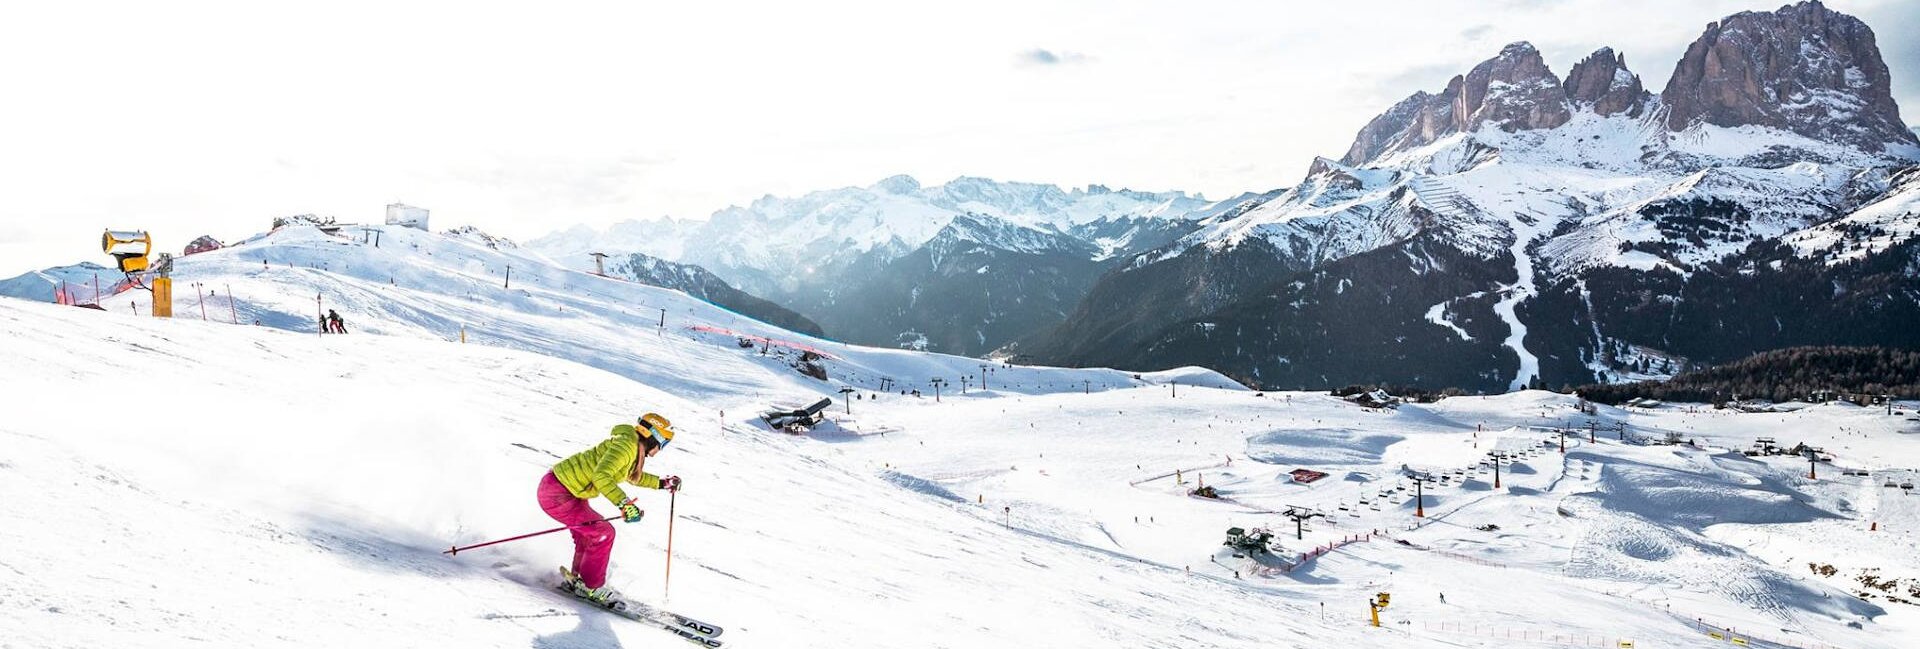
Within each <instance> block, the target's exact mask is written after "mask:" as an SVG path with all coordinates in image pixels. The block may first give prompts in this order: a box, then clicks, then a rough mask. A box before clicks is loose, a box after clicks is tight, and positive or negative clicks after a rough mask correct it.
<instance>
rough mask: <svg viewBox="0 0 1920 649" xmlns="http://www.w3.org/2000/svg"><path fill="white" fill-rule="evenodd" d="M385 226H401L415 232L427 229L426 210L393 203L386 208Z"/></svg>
mask: <svg viewBox="0 0 1920 649" xmlns="http://www.w3.org/2000/svg"><path fill="white" fill-rule="evenodd" d="M387 225H401V226H406V227H409V228H413V229H415V230H425V229H427V208H424V207H414V206H412V205H408V204H406V203H393V204H391V205H388V206H387Z"/></svg>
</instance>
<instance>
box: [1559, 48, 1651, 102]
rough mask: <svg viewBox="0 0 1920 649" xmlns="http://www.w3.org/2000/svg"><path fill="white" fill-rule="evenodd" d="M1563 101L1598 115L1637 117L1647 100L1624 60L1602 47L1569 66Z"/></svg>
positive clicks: (1644, 90)
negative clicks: (1571, 67) (1565, 95)
mask: <svg viewBox="0 0 1920 649" xmlns="http://www.w3.org/2000/svg"><path fill="white" fill-rule="evenodd" d="M1564 89H1565V90H1566V93H1567V101H1570V102H1572V103H1573V105H1574V106H1575V107H1584V108H1589V109H1591V110H1593V112H1595V113H1598V114H1600V115H1602V116H1606V115H1617V114H1620V113H1626V114H1627V116H1629V117H1639V116H1640V114H1641V113H1642V112H1644V111H1645V110H1646V103H1647V102H1646V100H1647V99H1648V98H1649V97H1651V95H1649V94H1647V91H1646V89H1645V88H1644V87H1642V86H1641V85H1640V75H1637V74H1634V73H1632V72H1630V71H1628V70H1627V57H1626V55H1624V54H1616V53H1614V51H1613V48H1611V47H1602V48H1600V49H1599V50H1596V51H1594V53H1592V54H1589V55H1587V58H1584V59H1581V60H1580V62H1579V63H1575V64H1573V70H1572V71H1570V72H1568V73H1567V82H1566V84H1565V86H1564Z"/></svg>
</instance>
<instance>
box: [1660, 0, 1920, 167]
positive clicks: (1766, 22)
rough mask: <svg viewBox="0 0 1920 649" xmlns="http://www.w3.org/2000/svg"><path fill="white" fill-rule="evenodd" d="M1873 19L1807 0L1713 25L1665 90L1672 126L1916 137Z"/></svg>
mask: <svg viewBox="0 0 1920 649" xmlns="http://www.w3.org/2000/svg"><path fill="white" fill-rule="evenodd" d="M1888 79H1889V75H1888V73H1887V64H1886V62H1885V61H1883V60H1882V59H1881V58H1880V48H1879V46H1878V45H1876V44H1875V42H1874V36H1873V30H1872V29H1869V28H1868V27H1867V25H1866V23H1863V22H1861V21H1860V20H1859V19H1857V18H1854V17H1852V16H1848V15H1846V14H1842V13H1839V12H1836V11H1833V10H1830V9H1827V8H1826V6H1824V5H1821V4H1820V3H1819V2H1818V1H1817V0H1809V1H1807V2H1801V3H1799V4H1795V5H1789V6H1785V7H1781V8H1780V9H1779V10H1778V11H1774V12H1771V13H1758V12H1750V11H1749V12H1743V13H1739V14H1734V15H1732V16H1728V17H1727V18H1725V19H1722V20H1721V21H1720V22H1717V23H1711V24H1708V25H1707V29H1706V31H1705V32H1704V33H1702V34H1701V35H1700V38H1699V39H1698V40H1695V41H1694V42H1693V44H1692V45H1691V46H1688V47H1687V53H1686V55H1685V56H1684V57H1682V58H1681V59H1680V62H1679V64H1678V65H1676V66H1674V70H1673V77H1672V78H1671V79H1670V80H1669V81H1668V82H1667V88H1666V90H1664V91H1662V92H1661V93H1660V97H1661V100H1662V102H1663V103H1664V104H1665V105H1666V106H1667V107H1668V109H1669V112H1668V114H1667V127H1668V128H1669V129H1672V130H1676V131H1678V130H1683V129H1686V128H1688V127H1690V126H1692V125H1694V124H1696V123H1705V124H1713V125H1717V126H1742V125H1749V124H1751V125H1757V126H1767V127H1773V128H1778V129H1782V130H1786V131H1790V132H1793V133H1797V134H1800V135H1804V136H1807V137H1810V138H1813V139H1817V140H1822V141H1826V142H1834V143H1839V144H1846V145H1850V146H1854V147H1856V148H1859V149H1861V150H1865V151H1884V150H1885V146H1886V145H1887V144H1890V143H1908V144H1912V143H1915V142H1916V140H1915V138H1914V134H1913V133H1912V132H1911V131H1909V130H1907V128H1906V126H1905V125H1904V124H1902V123H1901V121H1900V107H1899V106H1898V105H1896V104H1895V103H1894V101H1893V95H1892V92H1891V91H1890V90H1889V89H1888Z"/></svg>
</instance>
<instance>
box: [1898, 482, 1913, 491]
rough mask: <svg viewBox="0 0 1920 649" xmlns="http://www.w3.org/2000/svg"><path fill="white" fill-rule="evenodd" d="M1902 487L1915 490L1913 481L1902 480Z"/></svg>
mask: <svg viewBox="0 0 1920 649" xmlns="http://www.w3.org/2000/svg"><path fill="white" fill-rule="evenodd" d="M1900 488H1901V489H1905V490H1907V491H1913V483H1911V482H1902V483H1900Z"/></svg>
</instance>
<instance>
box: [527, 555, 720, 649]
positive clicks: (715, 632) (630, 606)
mask: <svg viewBox="0 0 1920 649" xmlns="http://www.w3.org/2000/svg"><path fill="white" fill-rule="evenodd" d="M563 571H564V569H563ZM559 588H560V592H563V593H566V594H568V595H572V596H573V597H574V599H578V600H580V601H583V602H587V603H589V604H592V605H594V606H595V607H598V608H601V609H604V610H606V611H607V612H608V613H612V614H614V615H618V616H620V617H624V618H627V619H629V620H633V621H635V622H639V623H641V624H646V625H649V626H653V627H657V628H659V629H661V630H663V631H666V632H668V633H672V634H674V635H677V636H680V638H681V639H684V640H686V641H688V642H691V643H694V644H697V645H700V646H702V647H711V648H713V649H719V647H722V646H724V645H725V643H723V642H721V641H720V640H718V639H717V638H718V637H719V636H720V634H721V633H722V632H725V631H726V629H723V628H721V627H720V626H719V625H716V624H709V623H707V622H702V621H700V620H697V619H694V618H690V617H687V616H685V615H681V614H679V613H674V612H672V611H668V610H666V609H660V608H654V607H652V606H648V605H646V604H642V603H640V602H617V603H615V604H614V605H613V606H608V605H605V604H601V603H599V602H595V601H593V600H589V599H587V598H586V597H583V596H581V594H580V591H578V590H575V589H574V588H573V586H572V585H570V584H569V583H567V582H565V581H562V582H561V584H560V586H559Z"/></svg>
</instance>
